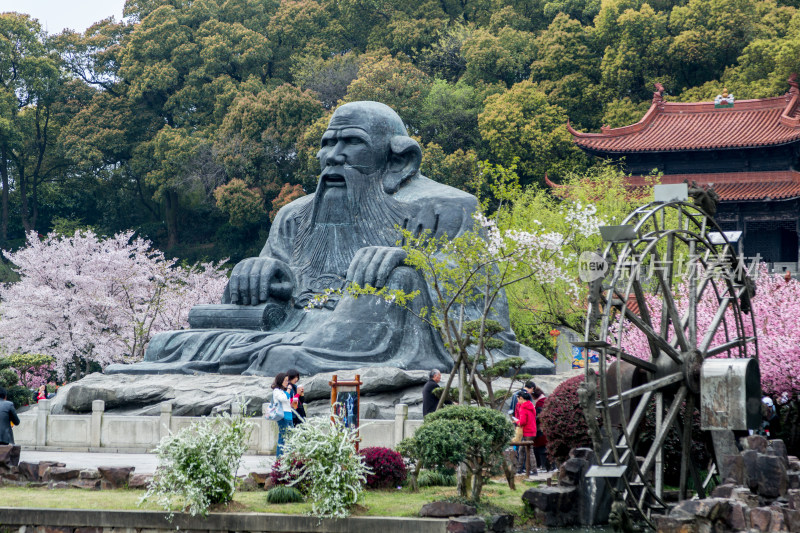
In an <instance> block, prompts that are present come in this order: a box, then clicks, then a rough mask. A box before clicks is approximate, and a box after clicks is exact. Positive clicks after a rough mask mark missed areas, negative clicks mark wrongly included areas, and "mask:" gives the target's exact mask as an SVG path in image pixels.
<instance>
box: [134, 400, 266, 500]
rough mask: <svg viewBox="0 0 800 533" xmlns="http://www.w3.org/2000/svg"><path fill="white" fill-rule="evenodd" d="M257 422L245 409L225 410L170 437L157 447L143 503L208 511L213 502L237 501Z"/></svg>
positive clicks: (162, 440) (165, 438)
mask: <svg viewBox="0 0 800 533" xmlns="http://www.w3.org/2000/svg"><path fill="white" fill-rule="evenodd" d="M253 427H254V425H253V423H252V422H249V421H248V420H247V419H246V418H244V417H243V416H242V414H236V415H234V416H230V415H228V414H227V413H225V414H223V415H222V416H216V417H212V418H206V419H204V420H202V421H201V422H198V423H195V424H192V425H191V426H188V427H185V428H183V429H181V430H180V431H179V432H178V433H176V434H174V435H173V434H170V435H168V436H166V437H164V438H163V439H161V442H160V443H159V445H158V447H157V448H156V453H157V454H158V468H157V469H156V472H155V475H154V476H153V481H152V482H151V483H150V486H149V488H148V489H147V492H146V493H145V495H144V496H142V498H141V500H140V501H139V503H140V504H141V503H142V502H144V501H146V500H155V501H156V502H157V503H158V504H159V505H161V506H162V507H163V508H164V509H165V510H167V511H170V512H173V511H175V510H176V509H188V511H189V513H191V514H192V516H194V515H197V514H200V515H203V516H205V515H206V514H208V508H209V507H210V506H211V505H214V504H217V503H226V502H229V501H231V500H232V499H233V494H234V492H235V491H236V471H237V470H238V469H239V464H240V462H241V460H242V455H243V454H244V452H245V451H246V450H247V442H248V439H249V438H250V433H251V432H252V430H253Z"/></svg>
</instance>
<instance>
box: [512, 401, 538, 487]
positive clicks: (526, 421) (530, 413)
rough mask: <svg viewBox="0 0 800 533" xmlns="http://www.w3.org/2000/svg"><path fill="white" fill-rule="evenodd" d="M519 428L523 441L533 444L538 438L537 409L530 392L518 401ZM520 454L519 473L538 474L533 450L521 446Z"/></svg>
mask: <svg viewBox="0 0 800 533" xmlns="http://www.w3.org/2000/svg"><path fill="white" fill-rule="evenodd" d="M514 418H515V419H516V420H517V422H516V423H517V426H519V427H521V428H522V441H523V442H533V440H534V439H535V438H536V408H535V407H534V405H533V397H532V396H531V395H530V394H529V393H528V391H522V392H521V393H520V394H519V398H518V401H517V410H516V413H515V417H514ZM519 448H520V449H519V453H518V454H517V455H518V457H519V463H518V464H519V467H518V470H517V472H518V473H522V472H526V471H528V470H531V471H532V472H533V473H534V474H535V473H536V463H535V462H532V463H531V464H528V462H529V461H532V456H533V455H534V454H533V450H531V449H530V447H528V446H520V447H519Z"/></svg>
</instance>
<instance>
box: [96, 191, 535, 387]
mask: <svg viewBox="0 0 800 533" xmlns="http://www.w3.org/2000/svg"><path fill="white" fill-rule="evenodd" d="M392 198H393V200H395V201H396V202H393V204H394V211H395V213H394V214H393V215H394V216H397V217H399V218H398V220H397V224H398V225H399V226H405V227H407V228H409V229H414V228H418V227H419V228H422V229H427V230H430V231H431V232H432V233H433V234H434V235H437V236H439V235H445V234H446V235H448V236H450V237H451V238H452V237H455V236H458V235H461V234H462V233H463V232H464V231H468V230H470V229H472V227H473V223H474V221H473V218H472V215H473V213H474V212H475V208H476V207H477V200H476V199H475V197H473V196H472V195H469V194H467V193H465V192H463V191H459V190H457V189H454V188H452V187H449V186H446V185H443V184H440V183H437V182H434V181H431V180H429V179H427V178H425V177H423V176H419V175H418V176H416V177H415V178H412V179H411V180H409V182H408V183H406V184H405V185H404V186H402V187H401V188H400V190H399V191H398V192H396V193H395V194H394V195H392ZM314 199H315V195H314V194H311V195H308V196H305V197H303V198H300V199H298V200H295V201H294V202H292V203H290V204H288V205H287V206H285V207H283V208H282V209H281V210H280V211H279V213H278V215H277V217H276V219H275V222H274V223H273V225H272V228H271V230H270V234H269V238H268V239H267V242H266V244H265V246H264V248H263V250H262V251H261V254H260V257H268V258H273V259H278V260H280V261H283V262H285V263H286V264H288V265H289V267H290V268H291V269H292V272H293V274H294V277H295V286H294V289H293V292H292V298H291V299H290V300H289V301H288V302H278V301H273V302H270V303H268V304H267V305H271V306H274V307H275V308H276V309H278V310H279V311H280V312H279V315H280V316H281V318H283V320H282V321H281V322H280V323H279V324H278V325H275V326H274V327H272V328H271V330H270V331H253V330H241V329H239V330H230V329H190V330H181V331H170V332H164V333H159V334H157V335H155V336H154V337H153V339H152V340H151V341H150V344H149V345H148V348H147V352H146V355H145V362H143V363H138V364H134V365H111V366H109V367H108V368H107V369H106V372H110V373H115V372H120V373H142V374H147V373H180V372H187V373H190V372H194V371H202V372H221V373H234V374H240V373H245V374H254V375H268V376H272V375H275V374H276V373H277V372H282V371H284V372H285V371H286V370H288V369H289V368H296V369H298V370H299V371H300V372H301V373H303V374H314V373H318V372H325V371H333V370H347V369H356V368H362V367H365V366H372V365H383V366H386V365H389V366H397V367H400V368H405V369H431V368H438V369H440V370H442V371H447V370H449V369H450V368H451V367H452V364H453V362H452V358H451V357H450V356H449V355H448V354H447V352H446V350H445V349H444V346H443V344H442V340H441V337H440V335H439V334H438V333H437V332H436V331H435V330H434V329H433V328H432V327H431V326H430V325H428V324H426V323H424V322H423V321H422V320H420V319H419V318H417V317H415V316H414V315H413V314H412V313H409V312H408V311H406V310H404V309H402V308H400V307H398V306H396V305H394V304H391V303H388V302H386V301H384V300H382V299H381V298H378V297H374V296H361V297H358V298H353V297H351V296H347V295H345V296H343V297H342V298H341V300H339V301H337V299H338V298H334V299H331V300H330V301H328V302H327V303H326V304H325V305H323V306H322V307H318V308H314V309H311V310H308V309H306V307H307V305H308V303H309V300H310V299H311V298H313V297H314V296H315V295H319V294H322V293H324V292H325V290H326V289H343V288H344V284H345V277H346V274H347V265H348V264H349V262H350V260H351V259H352V255H353V254H354V252H353V251H352V250H351V253H348V255H350V257H343V258H342V257H340V258H338V261H331V262H330V263H331V264H332V265H333V264H338V265H339V266H337V267H330V268H327V270H333V269H336V270H338V271H335V272H327V271H325V270H326V267H322V268H317V269H316V270H315V269H313V268H309V262H310V261H311V260H312V257H311V255H312V254H313V253H314V251H313V250H309V249H303V246H301V245H300V244H302V242H301V241H300V240H299V239H300V234H301V233H302V231H303V229H304V227H305V228H306V229H307V226H308V217H309V216H310V215H309V213H310V211H311V209H310V207H311V206H312V205H313V202H314ZM304 221H305V226H304ZM332 226H333V227H332V228H330V234H329V235H328V236H327V239H333V240H338V239H352V238H353V235H352V234H353V229H352V225H351V226H348V225H347V224H343V225H342V227H341V228H338V229H337V228H336V227H335V224H334V225H332ZM326 229H328V228H326ZM356 233H357V232H356ZM357 236H358V238H359V239H360V240H361V241H360V242H359V243H357V244H358V246H356V248H359V247H362V246H394V245H396V240H397V239H398V238H399V233H398V232H397V231H396V230H394V229H392V228H391V226H390V227H389V228H381V231H378V232H371V231H362V232H361V233H360V234H358V235H357ZM375 241H378V242H375ZM303 242H305V241H303ZM334 244H335V243H334ZM350 244H351V246H349V248H351V249H352V248H353V246H352V244H353V243H350ZM346 248H348V246H342V247H336V246H334V249H335V250H340V249H346ZM322 259H324V258H319V257H317V258H314V261H315V264H316V265H319V264H321V260H322ZM342 265H344V266H342ZM387 286H388V287H390V288H393V289H402V290H404V291H406V292H411V291H414V290H419V291H420V297H418V298H416V299H415V301H414V302H413V306H414V307H415V308H416V310H417V311H419V310H420V309H421V308H422V307H425V306H428V305H430V296H431V294H430V292H429V288H428V287H427V285H426V283H425V282H424V279H423V278H422V276H421V275H420V274H419V273H418V272H416V271H414V270H413V269H412V268H410V267H405V266H400V267H398V268H395V269H394V271H393V272H392V273H391V275H390V276H389V278H388V281H387ZM226 293H227V289H226ZM225 300H229V298H228V297H227V294H226V296H225V298H224V301H225ZM226 303H227V302H226ZM284 316H285V318H284ZM492 318H494V319H496V320H499V321H500V322H501V324H503V325H504V326H505V328H506V330H507V331H506V332H505V333H504V334H501V338H503V340H504V341H505V347H504V349H503V351H504V352H505V353H506V355H519V353H520V345H519V344H518V343H517V342H516V341H515V338H514V334H513V332H511V329H510V324H509V323H508V307H507V301H506V299H505V297H504V296H503V297H502V298H500V299H499V301H498V302H497V304H496V305H495V313H494V316H493V317H492ZM522 348H523V350H524V351H527V352H529V353H531V354H535V352H533V351H532V350H530V349H529V348H526V347H522Z"/></svg>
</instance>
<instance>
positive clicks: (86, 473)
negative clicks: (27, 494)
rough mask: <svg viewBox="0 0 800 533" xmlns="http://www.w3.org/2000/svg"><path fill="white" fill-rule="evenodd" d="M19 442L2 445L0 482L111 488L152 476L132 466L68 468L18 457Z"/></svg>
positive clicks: (139, 485) (140, 483)
mask: <svg viewBox="0 0 800 533" xmlns="http://www.w3.org/2000/svg"><path fill="white" fill-rule="evenodd" d="M19 452H20V447H19V446H0V485H17V486H28V487H47V488H49V489H67V488H79V489H88V490H100V489H104V490H108V489H124V488H132V489H133V488H138V489H142V488H145V487H147V485H148V484H149V483H150V480H151V479H152V477H153V476H151V475H148V474H136V475H135V474H133V470H134V467H132V466H121V467H120V466H114V467H112V466H101V467H99V468H97V469H93V468H91V469H80V468H67V466H66V465H65V464H64V463H56V462H52V461H39V462H38V463H28V462H25V461H22V462H20V460H19Z"/></svg>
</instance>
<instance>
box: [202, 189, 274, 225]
mask: <svg viewBox="0 0 800 533" xmlns="http://www.w3.org/2000/svg"><path fill="white" fill-rule="evenodd" d="M214 198H216V200H217V207H219V209H220V211H222V212H223V213H225V214H226V215H228V218H229V221H230V223H231V224H232V225H234V226H237V227H245V226H249V225H251V224H257V223H259V222H261V220H262V219H263V218H264V217H265V216H266V212H265V211H264V197H263V196H262V195H261V192H260V191H259V190H258V189H254V188H249V187H248V186H247V184H246V183H245V182H244V181H242V180H240V179H236V178H234V179H232V180H231V181H230V182H228V183H226V184H225V185H220V186H219V187H217V189H216V190H215V191H214Z"/></svg>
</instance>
